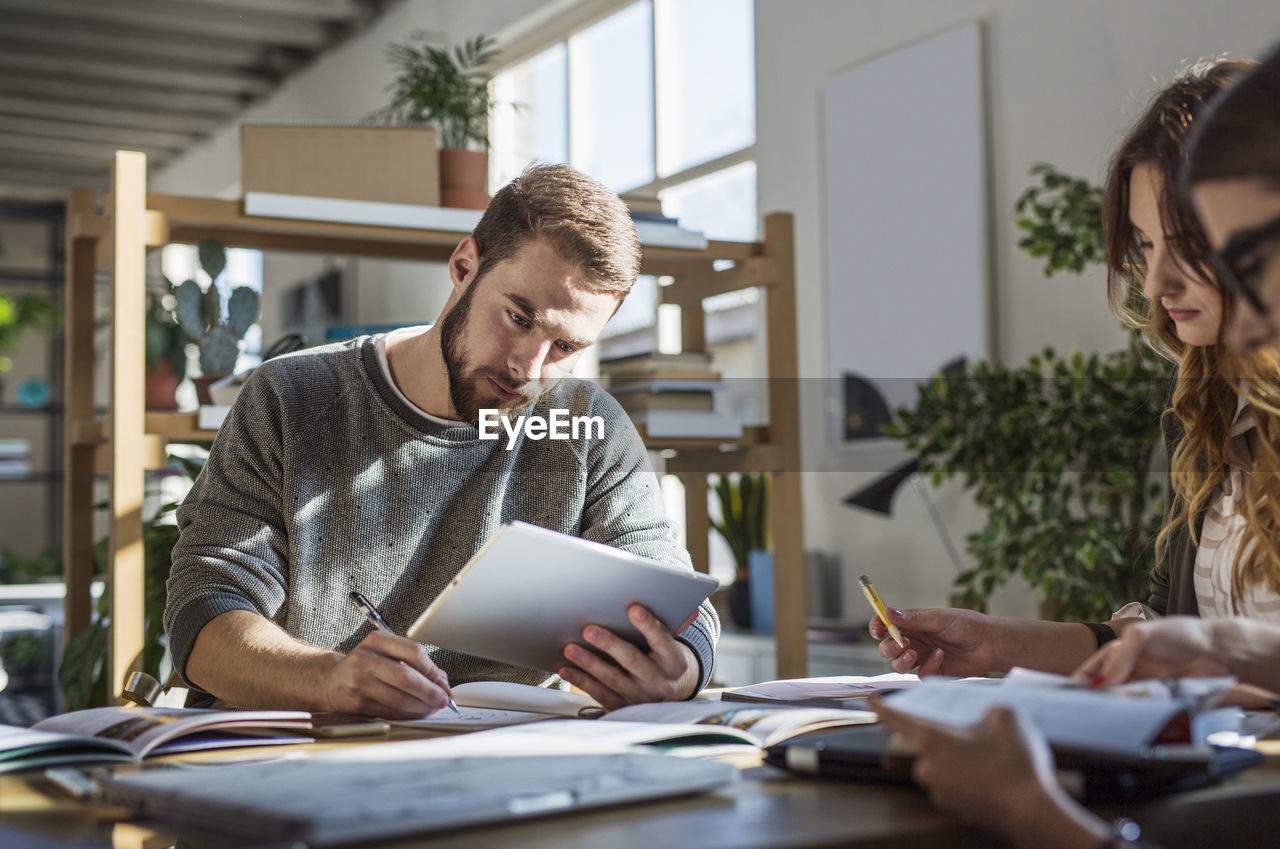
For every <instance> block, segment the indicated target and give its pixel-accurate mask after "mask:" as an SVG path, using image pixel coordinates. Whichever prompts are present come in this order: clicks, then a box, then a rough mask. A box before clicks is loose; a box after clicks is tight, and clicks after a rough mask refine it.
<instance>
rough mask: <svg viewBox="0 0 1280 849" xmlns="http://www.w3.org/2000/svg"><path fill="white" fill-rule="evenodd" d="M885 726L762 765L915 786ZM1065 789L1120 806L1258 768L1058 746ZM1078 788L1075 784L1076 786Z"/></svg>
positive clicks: (1222, 756)
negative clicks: (1064, 778) (1122, 802)
mask: <svg viewBox="0 0 1280 849" xmlns="http://www.w3.org/2000/svg"><path fill="white" fill-rule="evenodd" d="M890 736H891V735H890V732H889V731H888V730H887V729H886V728H885V727H884V726H883V725H862V726H855V727H852V728H847V729H843V730H840V731H834V732H826V733H821V734H810V735H807V736H805V737H800V738H797V739H794V740H790V741H787V742H784V743H779V744H778V745H776V746H770V747H769V748H768V749H767V750H766V756H765V763H768V764H771V765H773V766H777V767H781V768H783V769H786V770H789V771H791V772H795V773H802V774H810V775H820V776H827V777H830V778H840V779H851V780H861V781H876V782H890V783H898V784H910V783H912V781H911V762H912V755H911V754H910V753H909V752H908V751H906V750H903V749H900V748H898V747H896V746H890ZM1053 751H1054V759H1055V761H1056V763H1057V766H1058V769H1059V771H1061V772H1064V773H1067V776H1065V777H1067V778H1069V779H1071V780H1069V781H1066V782H1064V783H1065V784H1068V785H1069V786H1068V789H1070V790H1072V791H1073V792H1074V793H1075V795H1078V796H1080V797H1081V798H1082V799H1083V800H1084V801H1086V802H1116V801H1132V800H1135V799H1141V798H1149V797H1152V796H1159V795H1162V794H1165V793H1173V792H1178V791H1182V790H1192V789H1195V788H1197V787H1203V786H1206V785H1209V784H1213V783H1215V782H1218V781H1221V780H1222V778H1223V777H1224V776H1227V775H1231V774H1233V773H1236V772H1239V771H1240V770H1242V769H1246V768H1247V767H1250V766H1254V765H1255V764H1258V763H1261V762H1262V760H1263V756H1262V755H1261V754H1260V753H1258V752H1255V751H1253V750H1251V749H1239V748H1231V747H1222V746H1209V745H1203V744H1202V745H1190V744H1175V745H1156V746H1150V747H1147V748H1145V749H1141V750H1135V751H1134V752H1132V753H1126V754H1118V753H1113V752H1096V751H1085V750H1082V749H1073V748H1070V747H1063V746H1054V747H1053ZM1071 785H1074V786H1071Z"/></svg>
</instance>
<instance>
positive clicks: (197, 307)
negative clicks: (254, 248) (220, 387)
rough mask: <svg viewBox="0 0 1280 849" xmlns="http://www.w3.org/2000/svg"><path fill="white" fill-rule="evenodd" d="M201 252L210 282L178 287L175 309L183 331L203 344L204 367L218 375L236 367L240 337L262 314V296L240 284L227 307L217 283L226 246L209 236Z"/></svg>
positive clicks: (206, 372)
mask: <svg viewBox="0 0 1280 849" xmlns="http://www.w3.org/2000/svg"><path fill="white" fill-rule="evenodd" d="M199 254H200V267H201V268H202V269H204V272H205V274H207V275H209V286H208V288H201V286H200V284H199V283H197V282H196V281H195V280H187V281H185V282H184V283H182V284H181V285H179V286H177V287H175V288H174V290H173V294H174V298H175V299H176V305H175V312H176V314H177V317H178V325H179V326H180V327H181V328H182V331H183V333H185V334H186V335H187V338H188V339H190V340H191V341H192V342H195V343H196V344H198V345H199V346H200V371H201V372H202V373H203V374H204V376H205V377H215V376H220V375H224V374H230V373H231V372H232V371H233V370H234V369H235V367H236V357H237V356H239V354H240V340H241V339H243V338H244V334H245V333H246V332H247V331H248V329H249V328H250V327H251V326H252V325H253V323H254V321H256V320H257V318H258V307H259V297H258V293H257V292H255V291H253V290H252V289H250V288H249V287H248V286H237V287H235V288H234V289H232V290H231V296H230V297H229V298H228V299H227V304H226V309H225V310H224V309H223V304H222V293H221V292H220V291H219V289H218V285H217V283H218V276H219V275H220V274H222V272H223V270H224V269H225V268H226V267H227V256H226V248H224V247H223V246H222V243H221V242H219V241H217V240H216V239H205V240H204V241H203V242H201V243H200V247H199Z"/></svg>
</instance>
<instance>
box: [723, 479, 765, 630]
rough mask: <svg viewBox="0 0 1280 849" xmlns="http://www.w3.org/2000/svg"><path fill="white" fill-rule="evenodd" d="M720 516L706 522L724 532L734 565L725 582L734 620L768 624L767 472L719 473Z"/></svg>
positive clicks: (746, 624)
mask: <svg viewBox="0 0 1280 849" xmlns="http://www.w3.org/2000/svg"><path fill="white" fill-rule="evenodd" d="M714 490H715V493H716V497H717V499H718V500H719V502H720V519H719V520H718V521H716V520H712V522H711V526H712V527H713V528H715V529H716V531H718V532H719V534H720V536H722V537H724V541H725V542H726V543H728V545H729V551H730V552H732V554H733V561H734V564H735V565H736V567H737V571H736V572H735V574H734V581H733V584H731V585H730V586H729V616H730V618H731V619H732V620H733V622H734V624H736V625H738V626H739V627H742V628H754V629H755V630H757V631H772V630H773V552H771V551H770V550H769V476H768V475H766V474H747V473H742V474H735V475H721V476H720V478H719V479H718V480H717V481H716V483H715V487H714Z"/></svg>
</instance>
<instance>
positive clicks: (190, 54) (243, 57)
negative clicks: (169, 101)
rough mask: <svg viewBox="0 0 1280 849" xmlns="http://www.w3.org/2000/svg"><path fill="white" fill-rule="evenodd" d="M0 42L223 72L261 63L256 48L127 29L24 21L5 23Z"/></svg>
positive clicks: (17, 18)
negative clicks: (219, 68)
mask: <svg viewBox="0 0 1280 849" xmlns="http://www.w3.org/2000/svg"><path fill="white" fill-rule="evenodd" d="M0 38H3V39H4V40H5V42H6V46H20V45H25V46H27V47H39V48H40V49H41V52H43V53H45V54H54V55H62V54H64V53H67V52H75V53H76V55H79V56H81V57H83V58H90V57H91V56H92V58H103V57H100V56H97V55H93V54H98V53H101V52H104V51H105V52H110V53H112V54H125V55H126V56H129V57H135V58H142V59H145V58H148V57H152V58H156V59H172V60H175V61H180V62H195V63H200V64H205V65H221V66H224V67H228V68H250V67H254V66H255V65H258V64H260V63H261V62H262V48H261V46H260V45H258V44H244V43H236V42H230V41H217V40H213V39H209V38H203V39H195V38H179V37H177V36H170V37H168V38H154V37H152V38H148V37H147V36H145V35H141V34H139V33H138V31H137V30H136V29H133V28H130V27H110V26H105V25H96V26H95V25H93V24H86V25H77V24H75V23H72V22H70V21H50V20H46V19H38V18H31V17H27V16H24V15H13V16H11V18H10V19H7V20H6V21H5V24H4V29H3V31H0Z"/></svg>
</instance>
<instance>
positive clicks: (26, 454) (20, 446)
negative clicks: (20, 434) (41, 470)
mask: <svg viewBox="0 0 1280 849" xmlns="http://www.w3.org/2000/svg"><path fill="white" fill-rule="evenodd" d="M30 474H31V442H30V440H27V439H0V478H25V477H27V476H28V475H30Z"/></svg>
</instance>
